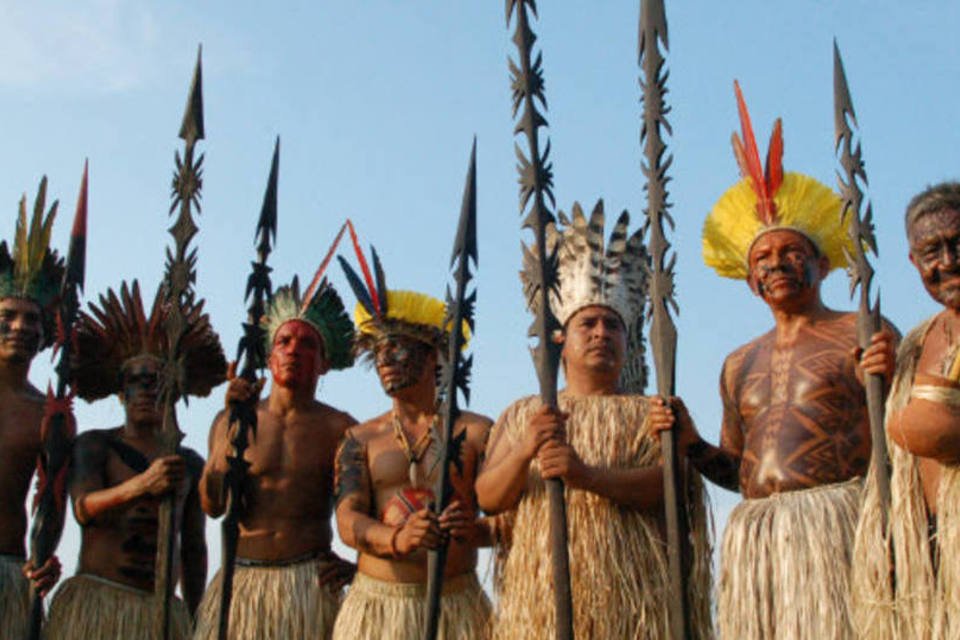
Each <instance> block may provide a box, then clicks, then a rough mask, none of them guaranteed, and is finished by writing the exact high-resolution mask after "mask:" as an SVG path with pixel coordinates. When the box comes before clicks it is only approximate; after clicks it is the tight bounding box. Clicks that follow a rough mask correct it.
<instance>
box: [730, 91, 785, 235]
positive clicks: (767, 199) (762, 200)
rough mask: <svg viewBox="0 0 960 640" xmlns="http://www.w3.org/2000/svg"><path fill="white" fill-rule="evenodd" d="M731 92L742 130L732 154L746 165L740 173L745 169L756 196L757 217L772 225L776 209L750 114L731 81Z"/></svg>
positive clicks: (739, 92)
mask: <svg viewBox="0 0 960 640" xmlns="http://www.w3.org/2000/svg"><path fill="white" fill-rule="evenodd" d="M733 90H734V93H735V94H736V96H737V111H738V112H739V113H740V128H741V129H742V130H743V143H742V146H741V147H740V148H739V149H737V143H734V154H735V155H737V161H738V162H742V163H745V164H746V167H741V171H743V170H744V168H745V169H746V173H747V175H749V176H750V182H751V184H752V185H753V190H754V192H755V193H756V194H757V216H758V217H759V218H760V221H761V222H763V223H764V224H767V225H770V224H773V223H774V221H775V219H776V209H775V208H774V206H773V197H772V195H773V193H772V192H771V191H769V190H768V189H767V184H768V183H767V180H766V179H765V178H764V174H763V166H762V165H761V164H760V151H759V149H757V138H756V136H754V135H753V124H751V122H750V112H749V111H747V104H746V102H745V101H744V99H743V92H741V91H740V83H739V82H737V81H736V80H734V81H733Z"/></svg>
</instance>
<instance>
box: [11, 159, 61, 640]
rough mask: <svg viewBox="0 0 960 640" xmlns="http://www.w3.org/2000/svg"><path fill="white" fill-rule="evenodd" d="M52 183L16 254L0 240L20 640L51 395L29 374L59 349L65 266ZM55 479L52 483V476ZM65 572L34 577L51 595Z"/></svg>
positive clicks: (23, 226)
mask: <svg viewBox="0 0 960 640" xmlns="http://www.w3.org/2000/svg"><path fill="white" fill-rule="evenodd" d="M46 189H47V180H46V178H44V179H43V181H41V183H40V191H39V193H38V194H37V199H36V203H35V205H34V211H33V218H32V220H31V221H30V224H29V225H28V223H27V199H26V196H24V197H23V199H22V200H21V201H20V216H19V218H18V219H17V228H16V233H15V240H14V243H13V252H12V255H11V252H10V249H9V248H8V246H7V243H6V242H3V243H0V405H2V406H3V411H0V495H2V496H3V500H2V501H0V637H2V638H20V637H23V636H24V635H25V634H26V631H27V627H26V624H27V622H28V620H29V585H28V582H27V579H26V578H25V577H24V574H23V572H24V570H26V571H29V570H30V569H32V568H31V567H25V566H24V560H25V557H26V556H25V554H24V538H25V537H26V533H27V514H26V512H25V510H24V503H25V502H26V497H27V492H28V491H29V488H30V479H31V478H32V477H33V471H34V467H35V463H36V460H37V454H38V453H39V452H40V448H41V435H40V423H41V421H42V419H43V413H44V396H43V394H42V393H40V391H39V390H38V389H37V388H35V387H34V386H33V385H32V384H30V382H29V380H27V375H28V374H29V372H30V363H31V362H32V361H33V358H34V356H35V355H37V353H39V352H40V351H41V350H42V349H45V348H46V347H48V346H50V345H51V344H53V339H54V326H55V323H54V309H53V307H54V303H55V301H56V298H57V296H58V294H59V291H60V281H61V279H62V278H63V261H62V260H61V259H59V258H58V257H57V253H56V251H53V250H51V249H50V248H49V244H50V231H51V229H52V227H53V220H54V218H55V216H56V209H57V205H56V203H54V204H53V206H51V208H50V211H49V213H47V214H46V216H45V217H44V209H45V208H46V204H45V200H46ZM28 229H29V231H28ZM51 481H52V479H51ZM59 575H60V565H59V563H58V562H57V560H56V558H55V557H53V558H51V560H50V561H49V562H48V563H47V564H46V565H45V566H44V567H42V568H41V570H40V571H37V572H35V573H34V574H33V578H34V579H35V580H37V582H36V586H37V587H38V588H39V590H40V591H42V592H46V591H47V590H48V589H50V588H51V587H52V586H53V584H54V583H55V582H56V580H57V578H58V577H59Z"/></svg>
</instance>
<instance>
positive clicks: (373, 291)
mask: <svg viewBox="0 0 960 640" xmlns="http://www.w3.org/2000/svg"><path fill="white" fill-rule="evenodd" d="M347 227H348V228H349V229H350V240H351V241H352V242H353V250H354V252H355V253H356V254H357V262H359V263H360V271H362V272H363V279H364V280H365V281H366V283H367V289H368V290H369V291H370V299H371V300H372V301H373V308H374V310H375V311H376V312H377V316H380V315H381V313H380V297H379V296H377V287H376V285H374V284H373V276H372V275H370V266H369V265H368V264H367V259H366V258H364V257H363V251H361V250H360V242H359V241H358V240H357V231H356V229H354V228H353V222H351V221H350V220H349V219H348V220H347Z"/></svg>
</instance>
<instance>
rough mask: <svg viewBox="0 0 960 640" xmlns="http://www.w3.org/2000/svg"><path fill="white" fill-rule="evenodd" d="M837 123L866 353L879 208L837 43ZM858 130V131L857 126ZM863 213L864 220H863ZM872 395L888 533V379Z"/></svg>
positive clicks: (850, 261)
mask: <svg viewBox="0 0 960 640" xmlns="http://www.w3.org/2000/svg"><path fill="white" fill-rule="evenodd" d="M833 122H834V131H835V132H836V134H835V136H834V140H835V142H834V151H835V152H837V153H838V154H839V158H838V160H839V163H840V167H841V168H842V169H843V173H842V174H841V173H840V171H839V170H838V171H837V185H838V186H839V188H840V194H841V196H842V198H843V208H842V209H841V211H840V216H841V218H840V219H841V221H843V222H846V221H847V220H848V219H849V227H848V230H847V233H848V235H849V237H850V246H851V247H853V250H852V251H851V250H850V249H849V248H847V247H844V252H845V253H846V257H847V274H848V275H849V276H850V297H851V298H853V296H854V294H855V293H856V290H857V288H858V287H859V288H860V301H859V305H858V308H857V343H858V344H859V345H860V347H861V348H863V349H866V348H867V347H869V346H870V338H871V336H873V334H874V333H876V332H877V331H879V330H880V326H881V325H880V294H879V293H878V294H877V300H876V302H875V303H873V304H872V305H871V303H870V285H871V284H872V282H873V276H874V270H873V267H872V266H871V265H870V260H869V258H868V256H867V250H869V251H872V252H873V254H874V255H877V238H876V236H875V235H874V228H873V208H872V206H871V204H870V203H869V202H867V204H866V208H865V209H864V208H863V206H864V205H863V200H864V194H863V190H862V189H861V188H860V185H861V184H862V185H863V186H864V187H865V186H867V172H866V169H865V168H864V165H863V156H862V152H861V149H860V141H859V140H858V141H857V143H856V145H854V142H853V138H854V130H853V127H857V126H858V125H857V116H856V114H855V113H854V111H853V101H852V100H851V99H850V89H849V87H848V86H847V74H846V73H844V70H843V60H842V59H841V58H840V48H839V47H838V46H837V41H836V40H834V41H833ZM851 125H852V126H851ZM861 212H862V215H861ZM864 386H865V387H866V391H867V415H868V416H869V418H870V437H871V439H872V440H873V448H872V451H871V454H870V455H871V466H873V468H874V469H875V470H876V474H877V491H878V493H879V495H880V506H881V509H880V523H881V527H882V529H881V530H882V531H884V532H886V530H887V513H888V511H889V509H890V471H889V469H890V466H889V465H890V459H889V457H888V455H887V440H886V434H885V433H884V430H883V376H881V375H879V374H869V375H867V376H866V379H865V380H864Z"/></svg>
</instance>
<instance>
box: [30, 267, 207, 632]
mask: <svg viewBox="0 0 960 640" xmlns="http://www.w3.org/2000/svg"><path fill="white" fill-rule="evenodd" d="M183 316H184V319H185V320H184V324H185V327H186V329H185V331H184V334H183V338H182V339H181V342H180V346H179V349H180V351H179V352H180V353H182V354H183V358H184V390H185V393H187V394H189V395H192V396H206V395H207V394H209V393H210V390H211V389H212V388H213V387H215V386H216V385H218V384H220V383H221V382H222V381H223V374H224V371H225V369H226V361H225V359H224V356H223V348H222V347H221V346H220V339H219V338H218V337H217V334H216V333H215V332H214V331H213V328H212V327H211V326H210V319H209V317H208V316H207V315H206V314H204V313H203V304H202V302H200V303H194V302H189V303H187V304H185V307H184V309H183ZM166 317H167V311H166V307H165V306H164V295H163V290H162V288H158V290H157V293H156V295H155V296H154V299H153V305H152V307H151V309H150V313H149V315H147V314H146V313H145V309H144V305H143V301H142V299H141V297H140V286H139V285H138V284H137V282H136V281H134V282H133V285H132V286H129V287H128V286H127V284H126V283H124V284H123V285H122V286H121V288H120V292H119V295H118V294H117V293H115V292H114V291H112V290H109V291H107V293H106V295H103V296H101V297H100V301H99V305H97V304H94V303H90V305H89V312H88V313H81V315H80V318H79V320H78V322H77V328H76V331H77V335H76V338H75V341H76V342H75V345H76V346H75V349H74V354H73V357H72V360H71V377H72V379H73V388H74V389H75V390H76V392H77V395H78V396H80V397H81V398H83V399H84V400H87V401H94V400H98V399H101V398H105V397H107V396H110V395H113V394H116V395H117V396H118V397H119V398H120V401H121V402H122V403H123V407H124V417H125V418H124V423H123V424H122V425H120V426H119V427H115V428H113V429H92V430H88V431H84V432H83V433H82V434H80V436H79V437H78V438H77V440H76V443H75V445H74V451H73V461H72V467H71V471H70V481H69V492H70V499H71V501H72V503H73V512H74V515H75V516H76V519H77V522H78V523H79V524H80V527H81V530H82V534H81V535H82V537H81V541H80V558H79V561H78V564H77V573H76V575H74V576H73V577H72V578H70V579H69V580H67V581H66V582H64V584H63V585H62V586H61V587H60V589H58V590H57V592H56V594H55V595H54V598H53V602H52V603H51V605H50V619H49V621H48V623H47V626H46V630H45V633H46V636H47V637H48V638H56V639H57V640H92V639H94V638H135V637H148V636H147V635H145V634H147V633H148V632H147V631H145V630H147V629H150V628H152V626H153V624H154V619H155V617H156V616H157V599H156V598H155V597H154V578H155V563H156V556H157V531H158V524H159V523H158V508H159V505H160V502H161V501H162V500H163V498H164V496H166V495H168V494H170V493H173V494H174V495H175V496H176V500H175V501H174V504H175V508H176V510H177V522H178V523H180V526H179V531H178V535H177V546H176V549H177V550H176V552H175V555H174V558H175V567H177V570H176V571H177V573H175V575H177V574H179V575H180V586H181V592H182V593H183V596H184V600H185V601H186V604H184V603H183V602H181V601H180V600H176V601H175V603H174V608H173V611H172V625H171V626H172V628H173V630H174V632H173V637H174V638H178V639H185V638H188V637H189V634H190V626H191V625H190V616H191V614H192V613H193V612H194V610H195V609H196V607H197V604H198V603H199V601H200V596H201V594H202V593H203V586H204V583H205V581H206V573H207V557H206V553H207V547H206V542H205V537H204V536H205V531H204V527H205V519H204V517H203V512H202V511H201V510H200V500H199V496H198V494H197V482H198V480H199V478H200V471H201V468H202V466H203V459H202V458H201V457H200V456H199V454H197V453H196V452H195V451H192V450H190V449H186V448H180V449H178V452H177V454H176V455H172V456H161V455H159V451H160V450H161V449H160V446H161V445H160V437H159V436H160V428H161V424H162V421H163V415H162V407H160V406H159V405H158V401H157V399H158V397H159V394H160V390H161V387H162V385H163V384H164V380H163V362H164V358H166V357H167V354H168V352H169V342H168V338H167V332H166V331H165V328H164V323H165V320H166Z"/></svg>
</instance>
